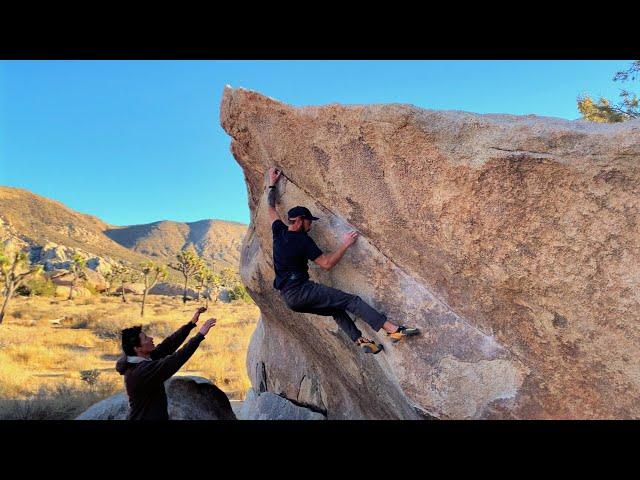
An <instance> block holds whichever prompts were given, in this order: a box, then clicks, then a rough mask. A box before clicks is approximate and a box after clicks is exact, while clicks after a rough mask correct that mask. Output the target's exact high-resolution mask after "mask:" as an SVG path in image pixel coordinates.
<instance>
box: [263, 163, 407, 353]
mask: <svg viewBox="0 0 640 480" xmlns="http://www.w3.org/2000/svg"><path fill="white" fill-rule="evenodd" d="M281 174H282V171H279V170H278V169H276V168H275V167H272V168H270V169H269V180H270V184H269V195H268V203H269V216H270V218H271V230H272V232H273V266H274V269H275V273H276V277H275V279H274V281H273V286H274V288H276V289H277V290H279V291H280V294H281V296H282V298H283V300H284V302H285V303H286V304H287V306H288V307H289V308H290V309H291V310H293V311H294V312H301V313H314V314H316V315H323V316H332V317H333V319H334V320H335V321H336V323H337V324H338V326H339V327H340V328H341V329H342V330H343V331H344V332H345V333H346V334H347V335H348V336H349V338H351V340H352V341H354V342H355V343H356V345H358V346H359V347H361V348H362V349H363V350H364V351H365V352H367V353H374V354H375V353H379V352H380V351H381V350H382V349H383V346H382V345H381V344H377V343H375V342H374V341H373V340H369V339H367V338H365V337H363V336H362V332H360V330H358V328H357V327H356V325H355V323H354V321H353V320H352V319H351V317H350V316H349V315H348V314H347V311H348V312H351V313H353V314H354V315H356V316H358V317H360V318H362V319H363V320H364V321H365V322H366V323H368V324H369V325H370V326H371V327H372V328H373V330H374V331H376V332H377V331H378V330H380V329H381V328H382V329H384V330H385V331H386V332H387V335H388V336H389V338H390V339H391V341H392V342H394V343H396V342H398V341H400V340H402V339H403V338H405V337H410V336H414V335H417V334H418V333H419V330H418V329H417V328H411V327H406V326H403V325H400V326H398V325H395V324H393V323H391V322H390V321H388V320H387V318H386V316H385V315H383V314H381V313H379V312H377V311H376V310H374V309H373V308H371V307H370V306H369V305H367V304H366V303H365V302H364V301H363V300H362V299H361V298H360V297H358V296H357V295H352V294H349V293H345V292H343V291H341V290H337V289H335V288H331V287H327V286H325V285H322V284H319V283H316V282H313V281H311V280H309V273H308V266H307V260H311V261H312V262H315V263H316V264H317V265H319V266H320V267H321V268H322V269H324V270H327V271H328V270H331V269H332V268H333V267H334V266H335V265H336V264H337V263H338V262H339V261H340V259H341V258H342V256H343V255H344V254H345V252H346V251H347V249H348V248H349V247H350V246H351V245H353V244H354V243H355V241H356V240H357V239H358V233H357V232H349V233H347V234H345V236H344V239H343V242H342V245H340V247H339V248H338V249H337V250H336V251H334V252H327V253H323V252H322V250H320V249H319V248H318V246H317V245H316V243H315V242H314V241H313V239H312V238H311V237H310V236H309V235H307V232H309V231H310V230H311V225H312V222H313V221H314V220H318V218H317V217H314V216H313V215H311V212H310V211H309V209H307V208H306V207H301V206H297V207H293V208H292V209H290V210H289V212H288V220H289V226H287V225H285V224H284V222H283V221H282V220H280V217H279V216H278V212H277V211H276V208H275V207H276V184H277V182H278V179H279V178H280V175H281Z"/></svg>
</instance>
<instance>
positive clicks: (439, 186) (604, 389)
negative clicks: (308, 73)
mask: <svg viewBox="0 0 640 480" xmlns="http://www.w3.org/2000/svg"><path fill="white" fill-rule="evenodd" d="M220 116H221V123H222V126H223V128H224V129H225V130H226V132H227V133H228V134H229V135H230V136H231V138H232V143H231V150H232V153H233V155H234V157H235V158H236V160H237V161H238V163H239V164H240V166H241V167H242V169H243V172H244V175H245V180H246V184H247V189H248V196H249V207H250V210H251V224H250V226H249V229H248V232H247V234H246V236H245V240H244V243H243V248H242V256H241V276H242V279H243V282H244V283H245V285H246V286H247V289H248V291H249V293H250V295H251V296H252V298H253V299H254V300H255V301H256V303H257V305H258V306H259V307H260V309H261V312H262V320H261V322H260V324H259V326H258V328H257V330H256V332H255V334H254V336H253V338H252V341H251V345H250V350H249V355H248V358H247V368H248V371H249V374H250V376H251V380H252V384H253V388H254V389H255V390H256V391H260V392H270V393H273V394H276V395H280V396H282V397H286V398H289V399H291V400H293V401H296V402H299V403H305V404H307V405H309V406H311V407H313V408H314V409H315V410H316V411H326V412H327V415H326V416H327V418H329V419H343V418H344V419H369V418H375V419H411V418H429V417H436V418H442V419H466V418H525V419H526V418H539V419H562V418H585V419H590V418H602V419H605V418H607V419H608V418H640V376H639V375H638V372H639V371H640V314H639V313H640V288H638V287H640V187H639V185H640V120H633V121H629V122H624V123H619V124H599V123H589V122H586V121H568V120H562V119H558V118H549V117H537V116H534V115H529V116H514V115H494V114H491V115H479V114H473V113H467V112H461V111H434V110H423V109H419V108H416V107H413V106H410V105H398V104H392V105H351V106H342V105H336V104H334V105H327V106H321V107H304V108H295V107H292V106H289V105H286V104H283V103H280V102H278V101H276V100H273V99H271V98H268V97H265V96H263V95H260V94H259V93H256V92H251V91H247V90H243V89H232V88H230V87H227V88H225V91H224V95H223V98H222V104H221V112H220ZM270 166H278V167H280V168H282V169H283V171H284V177H283V178H282V179H281V180H280V182H279V184H278V195H279V205H278V207H277V208H278V211H279V213H280V215H281V217H283V218H284V215H285V214H286V211H287V210H288V209H289V208H291V207H293V206H295V205H305V206H307V207H308V208H310V210H311V211H312V213H313V214H314V215H316V216H318V217H320V220H318V221H317V222H314V224H313V229H312V230H311V232H310V235H311V236H312V237H313V238H314V239H315V241H316V242H317V243H318V245H319V247H320V248H321V249H322V250H323V251H325V252H327V251H332V250H335V249H336V248H337V247H338V246H339V245H340V243H341V239H342V235H343V234H344V233H345V232H347V231H349V230H352V229H353V230H357V231H358V232H359V233H360V237H359V239H358V241H357V242H356V243H355V245H354V246H353V247H352V248H350V249H349V250H348V251H347V253H346V254H345V256H344V257H343V259H342V261H341V262H340V263H339V264H338V265H337V266H336V267H335V268H334V269H332V270H331V271H329V272H325V271H323V270H321V269H319V268H317V267H316V266H315V265H314V264H310V265H311V268H310V273H311V277H312V279H313V280H315V281H319V282H322V283H324V284H327V285H329V286H332V287H336V288H339V289H342V290H345V291H347V292H351V293H354V294H357V295H359V296H360V297H361V298H362V299H363V300H365V301H366V302H368V303H369V304H370V305H372V306H373V307H374V308H377V309H379V310H380V311H382V312H384V313H385V314H386V315H387V316H388V318H389V319H390V320H391V321H394V322H396V323H402V324H408V325H415V326H417V327H419V328H421V330H422V332H423V335H422V336H421V337H418V338H415V339H412V340H411V341H409V342H402V343H400V344H397V345H395V344H391V343H390V342H389V341H388V340H387V338H386V336H385V335H384V334H383V333H376V332H373V331H372V330H371V329H370V328H369V327H368V326H366V325H364V324H363V322H362V321H361V320H359V319H358V320H357V321H356V324H357V325H358V326H359V328H360V329H361V330H362V331H363V334H364V335H365V336H368V337H374V338H376V339H378V341H380V342H381V343H383V345H384V347H385V350H384V352H383V353H380V354H378V355H375V356H374V355H370V354H369V355H367V354H364V353H363V352H361V351H360V350H359V349H358V348H356V347H355V346H354V345H353V343H352V342H351V341H350V340H349V339H348V338H347V337H346V335H344V334H343V333H342V332H341V331H339V330H338V328H337V326H336V324H335V323H334V321H333V320H332V319H331V317H320V316H317V315H310V314H301V313H295V312H292V311H290V310H289V309H288V308H287V307H286V305H285V304H284V302H283V300H282V298H281V297H280V295H279V294H278V292H277V291H275V290H274V289H273V287H272V281H273V278H274V273H273V267H272V239H271V222H270V220H269V215H268V207H267V189H266V185H267V175H266V171H267V169H268V168H269V167H270ZM301 399H302V400H301Z"/></svg>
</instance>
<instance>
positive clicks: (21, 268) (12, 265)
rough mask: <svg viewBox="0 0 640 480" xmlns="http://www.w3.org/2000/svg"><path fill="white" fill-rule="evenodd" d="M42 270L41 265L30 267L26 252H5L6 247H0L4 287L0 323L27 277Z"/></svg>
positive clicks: (0, 269) (0, 266) (0, 272)
mask: <svg viewBox="0 0 640 480" xmlns="http://www.w3.org/2000/svg"><path fill="white" fill-rule="evenodd" d="M41 268H42V267H41V266H40V265H36V266H31V265H29V258H28V256H27V254H26V252H23V251H15V252H11V253H10V252H5V250H4V246H2V245H0V274H1V276H2V283H3V287H4V288H3V290H4V301H3V302H2V309H1V310H0V323H2V321H3V320H4V313H5V311H6V310H7V305H8V304H9V300H10V299H11V297H12V296H13V293H14V292H15V291H16V289H17V288H18V287H19V286H20V285H21V284H22V283H23V282H24V281H25V280H26V279H27V277H29V276H31V275H33V274H34V273H36V272H38V271H40V270H41Z"/></svg>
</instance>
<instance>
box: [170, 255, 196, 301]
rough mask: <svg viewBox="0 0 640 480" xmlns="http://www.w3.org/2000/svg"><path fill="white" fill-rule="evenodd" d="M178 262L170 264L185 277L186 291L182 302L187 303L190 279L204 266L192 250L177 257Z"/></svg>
mask: <svg viewBox="0 0 640 480" xmlns="http://www.w3.org/2000/svg"><path fill="white" fill-rule="evenodd" d="M176 258H177V260H178V261H177V262H176V263H171V264H169V267H171V268H173V269H174V270H177V271H178V272H180V273H181V274H182V276H183V277H184V290H183V293H182V302H183V303H187V286H188V284H189V279H190V278H191V277H193V276H194V275H195V274H196V273H197V272H198V270H200V268H201V267H202V265H203V261H202V259H201V258H200V257H199V256H198V254H197V253H196V252H195V250H193V248H190V249H188V250H183V251H181V252H179V253H178V254H177V255H176Z"/></svg>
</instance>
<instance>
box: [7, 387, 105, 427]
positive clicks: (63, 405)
mask: <svg viewBox="0 0 640 480" xmlns="http://www.w3.org/2000/svg"><path fill="white" fill-rule="evenodd" d="M115 391H116V387H115V385H114V384H106V383H105V384H104V385H99V386H96V385H94V386H91V387H83V388H77V387H74V386H72V385H69V384H66V383H60V384H58V385H56V386H55V387H52V388H51V387H41V388H40V390H38V392H37V393H36V394H35V395H32V396H30V397H27V398H24V399H23V398H19V399H6V398H3V399H0V420H72V419H74V418H75V417H77V416H78V415H80V414H81V413H82V412H83V411H85V410H86V409H87V408H89V407H90V406H91V405H93V404H94V403H97V402H99V401H100V400H102V399H104V398H106V397H108V396H109V395H112V394H113V393H115Z"/></svg>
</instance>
